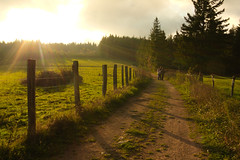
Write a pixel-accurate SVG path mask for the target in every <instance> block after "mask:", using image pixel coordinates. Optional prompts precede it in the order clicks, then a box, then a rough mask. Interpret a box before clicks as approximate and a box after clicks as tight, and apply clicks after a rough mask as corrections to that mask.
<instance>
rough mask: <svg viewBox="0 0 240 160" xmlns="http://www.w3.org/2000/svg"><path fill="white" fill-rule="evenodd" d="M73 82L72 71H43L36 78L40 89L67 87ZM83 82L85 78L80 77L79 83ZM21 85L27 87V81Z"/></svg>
mask: <svg viewBox="0 0 240 160" xmlns="http://www.w3.org/2000/svg"><path fill="white" fill-rule="evenodd" d="M72 81H73V72H72V71H71V70H60V72H59V73H58V72H55V71H41V72H40V73H39V74H38V75H37V76H36V86H39V87H49V86H58V85H65V84H68V83H70V82H72ZM82 82H83V77H81V76H79V83H82ZM21 84H23V85H26V84H27V80H26V79H25V80H23V81H22V82H21Z"/></svg>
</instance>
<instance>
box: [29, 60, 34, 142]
mask: <svg viewBox="0 0 240 160" xmlns="http://www.w3.org/2000/svg"><path fill="white" fill-rule="evenodd" d="M35 70H36V60H31V59H29V60H28V63H27V90H28V130H27V136H28V138H29V139H32V138H34V137H35V135H36V102H35V88H36V87H35V73H36V71H35Z"/></svg>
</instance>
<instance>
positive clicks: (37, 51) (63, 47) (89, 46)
mask: <svg viewBox="0 0 240 160" xmlns="http://www.w3.org/2000/svg"><path fill="white" fill-rule="evenodd" d="M96 53H97V45H96V44H95V43H69V44H63V43H49V44H45V43H41V42H40V41H25V40H15V41H14V42H8V43H6V42H0V64H2V65H3V64H9V63H11V62H12V61H13V60H14V59H15V58H17V60H18V61H21V60H23V61H25V60H26V59H29V58H32V59H36V60H39V59H41V58H44V59H56V58H78V57H79V56H91V55H92V56H96Z"/></svg>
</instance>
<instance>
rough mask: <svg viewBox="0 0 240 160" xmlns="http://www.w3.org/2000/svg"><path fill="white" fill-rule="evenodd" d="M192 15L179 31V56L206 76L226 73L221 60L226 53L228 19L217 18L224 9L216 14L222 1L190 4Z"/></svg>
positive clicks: (203, 0)
mask: <svg viewBox="0 0 240 160" xmlns="http://www.w3.org/2000/svg"><path fill="white" fill-rule="evenodd" d="M192 2H193V5H194V8H195V10H194V14H193V15H191V14H189V13H188V14H187V17H184V18H185V21H186V22H185V23H184V24H183V25H182V27H181V36H182V37H183V39H182V40H183V42H181V47H180V48H178V49H179V53H180V54H182V55H185V56H186V57H188V59H189V60H191V63H190V64H189V66H188V67H190V66H192V65H196V66H197V69H198V70H203V71H207V72H216V71H217V70H219V71H221V73H223V72H224V70H225V69H226V68H225V66H224V65H223V62H222V59H223V56H224V52H225V49H226V42H225V39H226V34H225V33H226V31H227V29H226V27H227V26H228V24H226V23H227V21H228V19H222V17H220V15H221V14H222V13H223V12H224V11H225V10H224V9H222V10H220V11H218V8H219V7H220V6H221V5H222V4H223V2H224V0H192Z"/></svg>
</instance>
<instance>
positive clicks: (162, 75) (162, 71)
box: [160, 67, 165, 80]
mask: <svg viewBox="0 0 240 160" xmlns="http://www.w3.org/2000/svg"><path fill="white" fill-rule="evenodd" d="M164 73H165V70H164V68H163V67H162V69H161V76H160V79H161V80H163V78H164Z"/></svg>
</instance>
